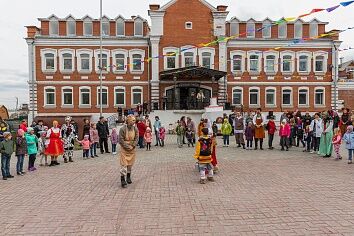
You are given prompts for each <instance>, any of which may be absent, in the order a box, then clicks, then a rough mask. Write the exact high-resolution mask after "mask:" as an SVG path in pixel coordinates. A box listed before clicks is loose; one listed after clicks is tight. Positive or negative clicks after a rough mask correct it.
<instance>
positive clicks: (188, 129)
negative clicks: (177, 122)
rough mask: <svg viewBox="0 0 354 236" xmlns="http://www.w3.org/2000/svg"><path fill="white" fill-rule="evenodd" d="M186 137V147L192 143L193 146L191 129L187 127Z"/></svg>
mask: <svg viewBox="0 0 354 236" xmlns="http://www.w3.org/2000/svg"><path fill="white" fill-rule="evenodd" d="M186 138H187V141H188V147H189V146H191V145H192V147H194V144H193V131H192V130H191V129H190V128H187V132H186Z"/></svg>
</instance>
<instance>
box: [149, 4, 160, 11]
mask: <svg viewBox="0 0 354 236" xmlns="http://www.w3.org/2000/svg"><path fill="white" fill-rule="evenodd" d="M149 7H150V10H151V11H157V10H159V9H160V5H159V4H150V5H149Z"/></svg>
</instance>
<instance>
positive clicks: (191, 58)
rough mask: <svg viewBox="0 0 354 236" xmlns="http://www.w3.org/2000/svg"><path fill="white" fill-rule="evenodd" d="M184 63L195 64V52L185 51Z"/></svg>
mask: <svg viewBox="0 0 354 236" xmlns="http://www.w3.org/2000/svg"><path fill="white" fill-rule="evenodd" d="M184 65H185V67H188V66H194V54H193V52H185V53H184Z"/></svg>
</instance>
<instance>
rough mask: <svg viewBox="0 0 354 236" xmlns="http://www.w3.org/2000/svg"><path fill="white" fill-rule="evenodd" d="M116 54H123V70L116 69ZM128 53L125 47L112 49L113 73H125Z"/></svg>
mask: <svg viewBox="0 0 354 236" xmlns="http://www.w3.org/2000/svg"><path fill="white" fill-rule="evenodd" d="M117 54H123V55H124V68H123V70H117V68H118V66H117V58H116V55H117ZM128 55H129V51H128V50H126V49H114V50H112V60H113V62H112V65H113V68H112V71H113V73H115V74H126V73H127V70H128V68H127V64H128Z"/></svg>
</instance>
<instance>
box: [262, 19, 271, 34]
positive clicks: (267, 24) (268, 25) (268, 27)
mask: <svg viewBox="0 0 354 236" xmlns="http://www.w3.org/2000/svg"><path fill="white" fill-rule="evenodd" d="M271 25H272V22H271V21H270V20H265V21H264V22H263V24H262V27H265V28H263V29H262V37H263V38H271V37H272V26H271ZM265 33H269V34H267V35H266V34H265Z"/></svg>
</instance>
